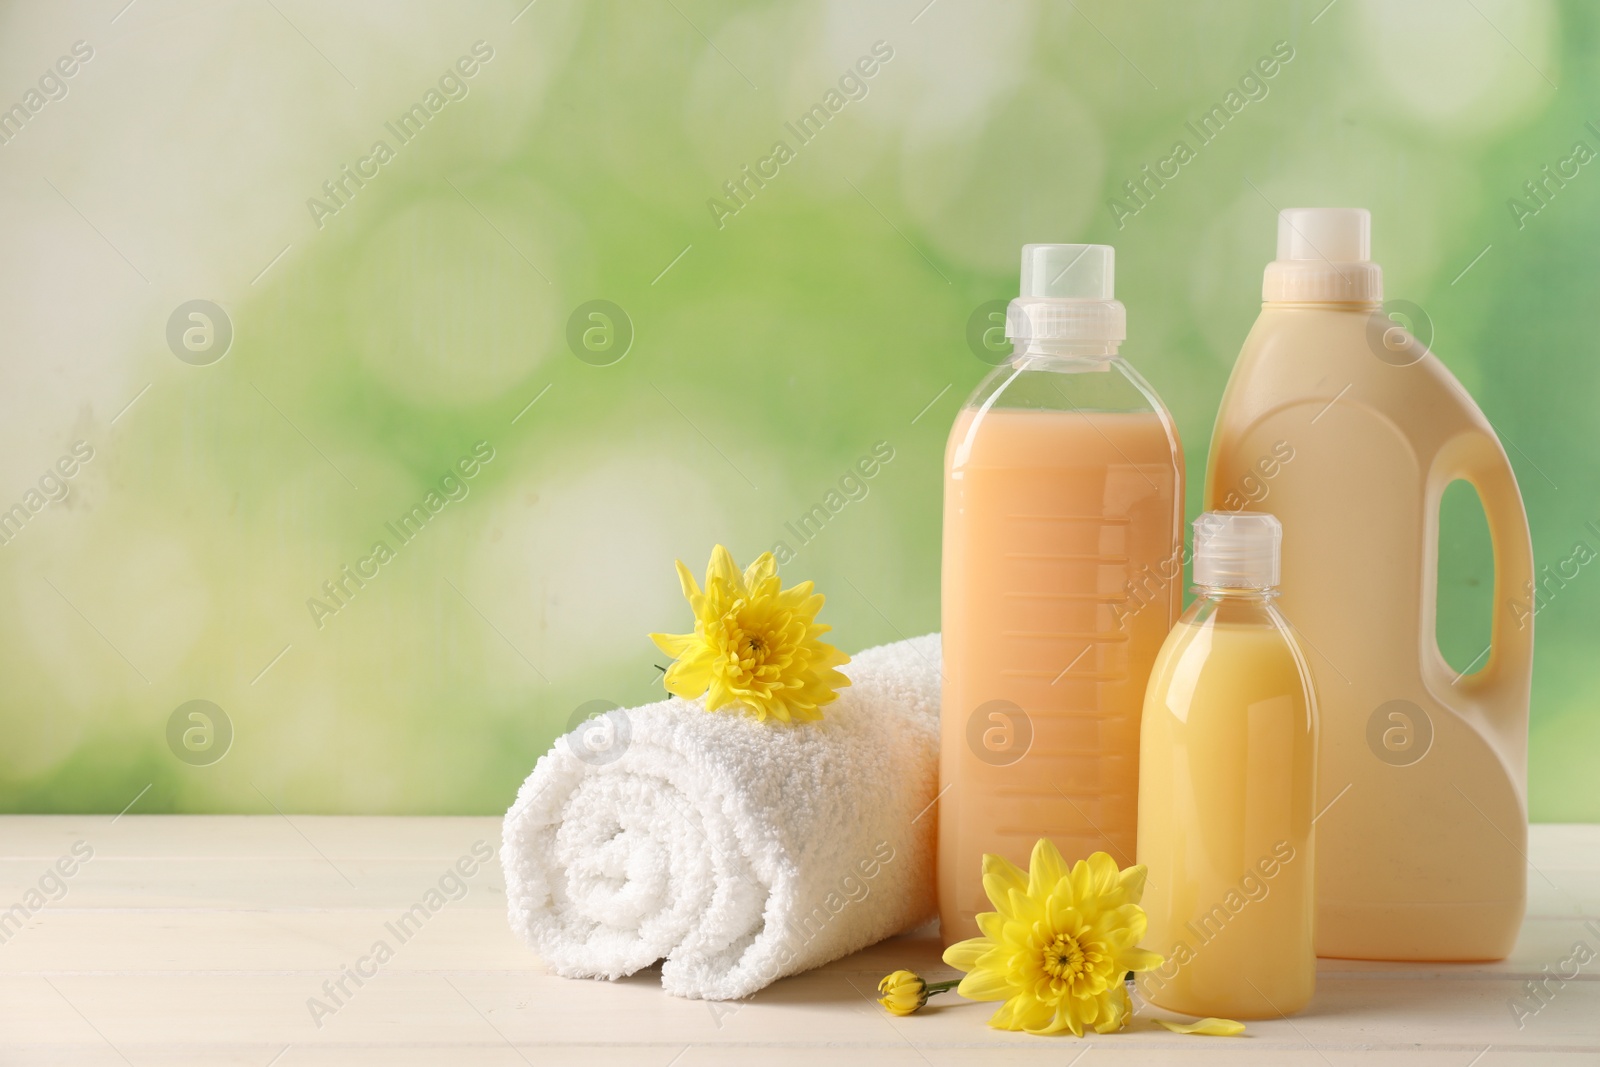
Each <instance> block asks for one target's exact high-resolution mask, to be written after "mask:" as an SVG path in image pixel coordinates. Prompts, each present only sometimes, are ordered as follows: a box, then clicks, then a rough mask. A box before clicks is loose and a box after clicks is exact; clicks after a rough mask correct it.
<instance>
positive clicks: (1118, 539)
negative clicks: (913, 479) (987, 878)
mask: <svg viewBox="0 0 1600 1067" xmlns="http://www.w3.org/2000/svg"><path fill="white" fill-rule="evenodd" d="M1110 362H1111V360H1108V361H1107V365H1106V366H1105V367H1103V368H1101V369H1100V370H1099V371H1098V372H1097V371H1090V372H1088V373H1087V374H1073V375H1064V376H1062V377H1063V378H1065V379H1078V380H1080V381H1081V380H1083V379H1086V378H1096V377H1100V376H1101V375H1117V374H1118V373H1119V369H1118V368H1117V367H1113V366H1110V365H1109V364H1110ZM1115 362H1117V363H1118V364H1120V363H1121V361H1120V360H1116V361H1115ZM1121 366H1122V368H1125V367H1126V365H1125V364H1122V365H1121ZM1122 373H1126V374H1129V375H1131V371H1126V370H1123V371H1122ZM1134 377H1136V376H1134ZM1140 385H1141V388H1147V387H1143V386H1142V383H1140ZM1147 395H1148V394H1147ZM997 397H998V394H997ZM991 403H992V401H991ZM1155 403H1156V404H1159V401H1155ZM945 466H946V479H945V515H944V536H945V542H944V567H943V583H944V588H943V627H944V705H943V714H942V723H941V724H942V731H943V734H942V739H941V746H940V752H941V755H940V778H941V783H940V785H941V789H943V790H944V792H943V793H942V795H941V798H940V800H939V862H938V878H939V912H940V920H941V927H942V932H943V938H944V942H945V943H946V944H950V943H952V942H954V941H957V940H960V939H962V938H967V937H975V936H977V934H978V929H977V925H976V923H975V921H974V918H973V917H974V915H975V914H976V913H977V912H980V911H989V910H992V908H991V906H990V904H989V901H988V898H987V897H986V896H985V895H984V891H983V884H982V877H981V867H982V857H983V854H984V853H986V852H994V853H998V854H1000V855H1003V856H1005V857H1006V858H1007V859H1009V860H1011V861H1012V862H1013V863H1017V864H1018V865H1020V866H1023V867H1026V865H1027V862H1028V857H1029V853H1030V851H1031V850H1032V847H1033V844H1034V842H1035V841H1036V840H1037V839H1038V838H1040V837H1048V838H1050V839H1051V840H1052V841H1054V842H1055V843H1056V845H1057V846H1058V847H1059V848H1060V849H1061V851H1062V854H1063V855H1064V856H1065V857H1066V858H1067V860H1068V861H1069V862H1072V861H1075V860H1077V859H1081V858H1084V857H1086V856H1088V855H1089V854H1090V853H1092V852H1096V851H1105V852H1108V853H1110V855H1111V856H1112V857H1113V858H1114V859H1115V860H1116V861H1117V863H1118V864H1119V865H1120V866H1128V865H1130V864H1132V863H1133V862H1134V850H1135V844H1136V841H1135V837H1136V827H1135V822H1136V810H1137V803H1138V792H1139V723H1140V711H1141V707H1142V704H1143V700H1144V692H1145V685H1146V682H1147V681H1148V679H1149V677H1150V671H1151V667H1152V665H1153V663H1154V661H1155V658H1156V654H1157V652H1158V651H1159V650H1160V648H1161V645H1162V641H1163V640H1164V639H1165V638H1166V636H1167V632H1168V630H1170V629H1171V627H1172V624H1173V622H1174V620H1175V619H1176V618H1177V615H1178V609H1179V606H1180V604H1181V586H1182V545H1183V542H1182V537H1181V534H1180V532H1179V524H1180V523H1181V521H1182V514H1181V507H1182V500H1183V454H1182V451H1181V449H1180V448H1179V447H1178V441H1177V434H1176V431H1175V430H1174V429H1173V427H1172V424H1171V419H1170V416H1168V415H1167V414H1166V413H1165V411H1164V410H1159V411H1158V410H1145V411H1110V412H1104V411H1092V410H1087V409H1086V408H1084V407H1082V406H1079V407H1078V408H1077V409H1075V410H1038V409H1027V408H1006V407H1001V406H998V405H996V406H990V405H989V404H984V405H982V407H981V408H973V407H968V408H967V409H965V410H963V411H962V412H961V414H960V415H959V416H958V418H957V420H956V424H955V427H954V429H953V430H952V432H951V435H950V441H949V446H948V449H947V452H946V457H945Z"/></svg>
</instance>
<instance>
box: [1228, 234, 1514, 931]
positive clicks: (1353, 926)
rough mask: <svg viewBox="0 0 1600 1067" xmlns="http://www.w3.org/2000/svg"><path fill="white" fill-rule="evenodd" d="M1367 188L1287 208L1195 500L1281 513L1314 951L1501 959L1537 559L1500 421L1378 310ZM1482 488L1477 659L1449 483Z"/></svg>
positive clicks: (1509, 901) (1509, 915)
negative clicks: (1450, 586) (1456, 666)
mask: <svg viewBox="0 0 1600 1067" xmlns="http://www.w3.org/2000/svg"><path fill="white" fill-rule="evenodd" d="M1369 227H1370V218H1369V216H1368V214H1367V212H1365V211H1362V210H1358V209H1345V208H1342V209H1332V208H1311V209H1295V210H1290V211H1284V212H1282V213H1281V215H1280V216H1279V220H1278V258H1277V260H1276V261H1275V262H1273V263H1270V264H1268V265H1267V269H1266V278H1265V281H1264V284H1263V286H1262V297H1263V301H1264V303H1263V305H1262V308H1261V315H1260V317H1259V318H1258V319H1256V324H1255V328H1254V329H1252V330H1251V331H1250V336H1249V337H1248V338H1247V339H1246V340H1245V343H1244V349H1243V351H1242V352H1240V354H1239V360H1238V362H1237V363H1236V364H1235V366H1234V369H1233V376H1232V378H1231V379H1230V380H1229V382H1228V388H1227V392H1226V394H1225V395H1224V397H1223V401H1222V408H1221V410H1220V412H1219V413H1218V415H1217V424H1216V429H1215V432H1214V433H1213V435H1212V439H1211V456H1210V463H1209V467H1208V470H1207V474H1206V494H1205V499H1206V506H1207V507H1208V508H1214V509H1230V508H1237V507H1239V506H1241V505H1242V502H1243V501H1246V500H1251V501H1254V503H1252V504H1251V505H1250V506H1252V507H1254V508H1256V509H1257V510H1261V511H1269V512H1271V513H1272V514H1274V515H1276V516H1277V517H1278V518H1279V519H1280V520H1281V521H1282V522H1283V527H1284V582H1283V587H1282V591H1283V599H1282V603H1283V608H1284V613H1285V614H1286V615H1288V617H1289V618H1290V619H1292V620H1294V624H1295V626H1296V628H1297V630H1298V632H1299V634H1300V635H1301V637H1302V639H1303V644H1304V645H1305V647H1306V649H1307V654H1308V656H1309V657H1310V662H1311V665H1312V670H1313V673H1314V674H1315V677H1316V684H1317V692H1318V695H1319V697H1320V701H1321V722H1322V726H1321V730H1322V733H1321V739H1320V756H1319V761H1320V767H1319V775H1318V778H1319V789H1320V796H1319V802H1320V804H1321V805H1324V806H1326V811H1325V812H1323V814H1322V815H1321V816H1320V819H1319V821H1318V823H1317V842H1318V864H1317V879H1318V883H1317V951H1318V954H1319V955H1323V956H1342V957H1353V958H1359V959H1398V960H1479V959H1500V958H1503V957H1504V956H1505V955H1506V954H1507V953H1508V952H1509V951H1510V950H1511V947H1512V944H1513V942H1514V941H1515V939H1516V936H1517V931H1518V929H1519V928H1520V926H1521V921H1522V914H1523V907H1524V894H1525V884H1526V882H1525V876H1526V869H1527V861H1526V859H1525V855H1526V851H1527V844H1526V842H1527V740H1528V689H1529V682H1530V679H1531V674H1532V665H1533V625H1532V617H1531V612H1525V611H1521V612H1519V611H1518V608H1517V604H1518V602H1519V600H1521V599H1523V598H1525V596H1526V590H1527V589H1528V588H1529V584H1530V583H1531V582H1532V579H1533V554H1532V549H1531V546H1530V543H1529V537H1528V522H1527V516H1526V513H1525V512H1524V510H1523V505H1522V498H1521V496H1520V495H1519V493H1518V491H1517V481H1516V477H1515V476H1514V475H1513V474H1512V471H1511V465H1510V463H1509V462H1507V460H1506V454H1505V451H1504V450H1503V449H1502V448H1501V446H1500V441H1499V439H1498V438H1497V436H1496V434H1495V432H1494V429H1493V428H1492V427H1491V426H1490V425H1489V422H1488V420H1487V419H1485V418H1484V416H1483V413H1482V412H1481V411H1479V410H1478V407H1477V405H1476V404H1474V403H1473V401H1472V399H1471V397H1469V396H1468V395H1467V392H1466V390H1465V389H1463V388H1462V386H1461V384H1460V383H1459V382H1458V381H1456V379H1455V378H1454V377H1453V376H1452V375H1451V373H1450V372H1449V371H1448V370H1447V369H1446V368H1445V366H1444V364H1443V363H1441V362H1440V361H1439V359H1438V358H1437V357H1436V356H1435V355H1433V353H1431V352H1430V351H1428V349H1427V348H1426V347H1425V346H1424V345H1423V344H1421V343H1420V342H1418V341H1417V340H1416V338H1415V337H1413V336H1412V335H1411V334H1409V333H1408V332H1407V331H1406V330H1404V329H1403V328H1401V327H1400V326H1399V325H1398V324H1397V323H1396V322H1394V321H1392V320H1391V319H1390V318H1389V317H1388V316H1387V315H1386V314H1385V313H1384V311H1383V306H1382V300H1383V274H1382V271H1381V270H1380V269H1379V267H1378V265H1377V264H1376V263H1374V262H1372V261H1371V257H1370V254H1369V236H1368V235H1369ZM1457 479H1460V480H1464V481H1466V482H1468V483H1469V484H1470V485H1471V486H1472V487H1473V488H1474V489H1476V490H1477V493H1478V496H1479V498H1480V500H1481V501H1482V504H1483V508H1484V513H1485V515H1486V516H1487V518H1488V525H1489V533H1490V536H1491V539H1492V541H1493V546H1494V548H1493V551H1494V615H1493V618H1492V621H1491V626H1490V630H1491V635H1490V641H1489V644H1488V647H1486V648H1485V649H1484V651H1483V654H1481V655H1480V656H1479V657H1478V658H1477V659H1476V660H1475V661H1474V662H1473V663H1471V664H1470V665H1468V667H1467V672H1466V673H1461V672H1458V671H1455V670H1452V669H1451V668H1450V667H1449V666H1448V664H1447V663H1446V662H1445V660H1444V657H1443V656H1442V655H1441V654H1440V652H1439V645H1438V641H1437V640H1436V637H1435V622H1436V613H1437V596H1436V594H1437V584H1438V543H1439V536H1440V531H1439V500H1440V496H1441V494H1442V493H1443V492H1444V489H1445V487H1446V486H1447V485H1449V484H1450V483H1451V482H1452V481H1455V480H1457Z"/></svg>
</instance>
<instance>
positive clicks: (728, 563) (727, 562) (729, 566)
mask: <svg viewBox="0 0 1600 1067" xmlns="http://www.w3.org/2000/svg"><path fill="white" fill-rule="evenodd" d="M718 578H720V579H722V582H723V584H724V585H726V586H727V587H728V588H729V589H734V590H739V589H742V588H743V583H742V582H741V581H740V574H739V565H738V564H737V563H735V562H733V556H732V555H730V554H729V552H728V550H727V549H726V548H724V547H723V546H722V545H718V546H716V547H715V548H713V549H712V550H711V563H710V564H709V565H708V566H707V567H706V588H707V589H710V588H711V584H712V583H713V582H715V581H716V580H717V579H718Z"/></svg>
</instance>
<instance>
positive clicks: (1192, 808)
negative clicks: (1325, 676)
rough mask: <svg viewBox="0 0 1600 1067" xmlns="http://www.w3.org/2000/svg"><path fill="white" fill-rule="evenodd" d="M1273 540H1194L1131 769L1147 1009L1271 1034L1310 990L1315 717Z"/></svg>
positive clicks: (1250, 524)
mask: <svg viewBox="0 0 1600 1067" xmlns="http://www.w3.org/2000/svg"><path fill="white" fill-rule="evenodd" d="M1282 536H1283V529H1282V527H1281V526H1280V525H1279V523H1278V520H1277V519H1275V518H1273V517H1272V516H1271V515H1265V514H1257V513H1254V512H1207V513H1206V514H1204V515H1202V516H1200V518H1199V519H1197V520H1196V521H1195V524H1194V580H1195V593H1196V599H1195V601H1194V603H1193V604H1191V605H1190V606H1189V610H1188V611H1186V612H1184V614H1183V618H1181V619H1179V620H1178V625H1177V626H1175V627H1173V630H1172V633H1171V634H1170V635H1168V637H1167V640H1166V643H1165V644H1164V645H1162V647H1161V654H1160V656H1158V657H1157V659H1156V664H1155V670H1154V672H1153V673H1152V675H1151V678H1150V688H1149V690H1148V692H1147V693H1146V695H1145V701H1144V722H1143V729H1142V736H1141V739H1140V761H1139V862H1140V863H1142V864H1144V865H1145V867H1146V869H1147V871H1148V875H1147V879H1146V883H1145V893H1144V909H1145V914H1146V916H1147V917H1148V921H1149V927H1148V929H1147V930H1146V933H1145V937H1144V940H1143V945H1144V947H1146V948H1148V949H1150V950H1151V951H1153V952H1159V953H1161V954H1162V955H1163V956H1164V957H1165V960H1164V961H1163V962H1162V964H1161V965H1160V966H1159V967H1157V968H1155V969H1154V970H1151V971H1147V972H1144V973H1143V974H1141V975H1140V976H1139V990H1140V992H1141V993H1142V994H1143V995H1144V996H1145V998H1146V999H1147V1000H1149V1001H1151V1002H1152V1003H1154V1004H1157V1005H1159V1006H1161V1007H1163V1008H1167V1009H1169V1010H1172V1011H1178V1012H1182V1013H1184V1014H1186V1015H1220V1016H1228V1017H1233V1018H1243V1019H1275V1018H1278V1017H1279V1016H1280V1015H1287V1014H1289V1013H1290V1012H1294V1011H1298V1010H1300V1009H1301V1008H1303V1007H1305V1005H1306V1003H1307V1002H1308V1001H1309V1000H1310V999H1311V993H1312V989H1313V988H1314V986H1315V983H1316V970H1317V966H1316V964H1317V961H1316V952H1315V951H1314V949H1313V945H1312V929H1313V922H1314V901H1313V894H1314V887H1315V876H1314V871H1315V870H1316V868H1317V866H1318V863H1319V861H1318V860H1317V858H1316V856H1315V850H1314V848H1313V842H1312V830H1311V823H1312V820H1313V819H1314V818H1315V812H1314V811H1313V804H1314V800H1315V793H1316V747H1317V702H1316V694H1315V690H1314V688H1313V684H1312V680H1311V672H1310V669H1309V668H1308V666H1307V665H1306V659H1305V656H1304V654H1303V653H1302V651H1301V649H1300V646H1299V644H1298V643H1297V642H1296V641H1295V638H1294V634H1293V632H1292V631H1291V630H1290V628H1289V625H1288V624H1287V623H1286V622H1285V621H1284V618H1283V616H1282V615H1281V614H1279V612H1278V609H1277V607H1276V606H1275V605H1274V603H1273V601H1274V600H1275V599H1276V597H1277V595H1278V591H1277V587H1278V580H1279V545H1280V543H1281V540H1282Z"/></svg>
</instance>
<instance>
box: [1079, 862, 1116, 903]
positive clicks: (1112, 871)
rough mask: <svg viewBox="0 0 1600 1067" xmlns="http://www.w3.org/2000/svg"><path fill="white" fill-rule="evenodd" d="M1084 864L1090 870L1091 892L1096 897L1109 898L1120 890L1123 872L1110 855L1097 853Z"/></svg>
mask: <svg viewBox="0 0 1600 1067" xmlns="http://www.w3.org/2000/svg"><path fill="white" fill-rule="evenodd" d="M1084 862H1085V863H1086V864H1087V865H1088V868H1089V886H1090V889H1089V891H1090V892H1091V893H1093V894H1094V895H1095V896H1101V897H1103V896H1108V895H1110V894H1111V893H1113V892H1115V891H1116V890H1117V889H1118V888H1119V884H1120V875H1121V872H1119V871H1118V870H1117V861H1116V860H1114V859H1112V858H1111V856H1110V855H1109V854H1108V853H1105V852H1096V853H1095V854H1094V855H1092V856H1090V857H1089V858H1088V859H1087V860H1086V861H1084Z"/></svg>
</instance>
